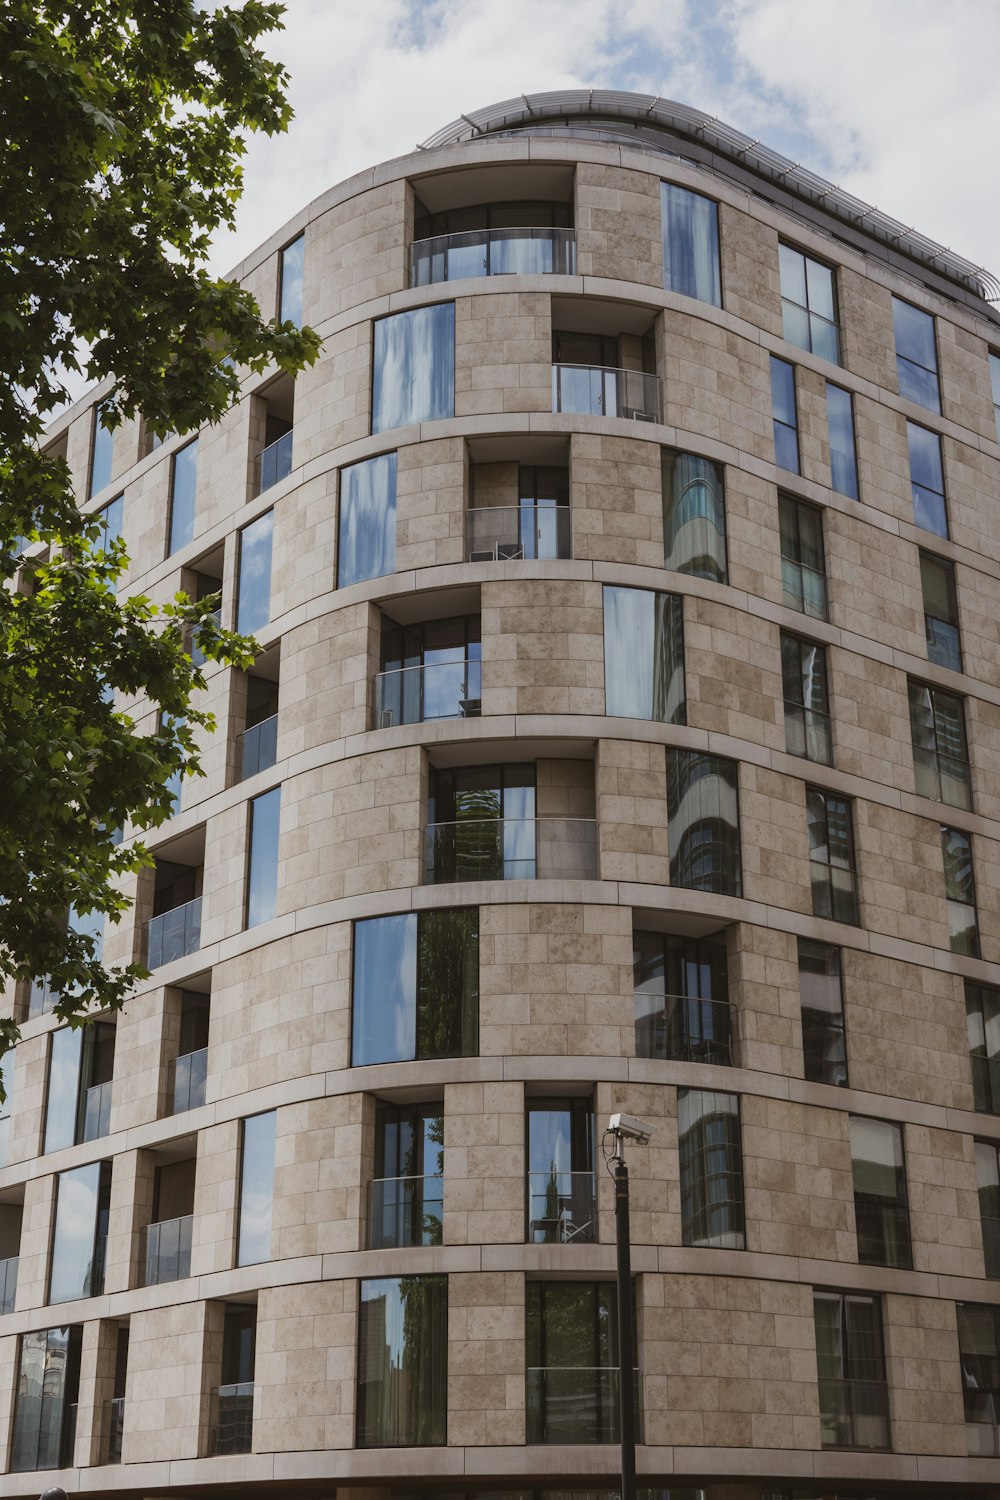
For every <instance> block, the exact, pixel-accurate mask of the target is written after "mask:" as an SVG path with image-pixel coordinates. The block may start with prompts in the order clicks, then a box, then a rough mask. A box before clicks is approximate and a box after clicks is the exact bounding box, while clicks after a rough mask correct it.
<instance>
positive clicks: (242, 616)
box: [236, 507, 274, 635]
mask: <svg viewBox="0 0 1000 1500" xmlns="http://www.w3.org/2000/svg"><path fill="white" fill-rule="evenodd" d="M264 521H269V523H270V524H269V525H268V527H267V528H266V531H261V535H266V538H267V548H266V550H267V589H266V603H264V605H263V609H264V618H263V619H258V618H257V614H256V612H252V611H250V609H249V605H250V602H251V600H250V597H249V595H248V597H247V598H246V599H244V594H243V585H244V581H245V579H246V577H247V568H246V561H247V559H246V551H247V548H246V539H247V537H248V536H250V534H251V533H252V532H253V533H256V532H257V530H258V529H259V528H261V526H262V523H263V522H264ZM258 545H259V544H258V541H257V537H256V535H254V536H252V537H251V540H250V548H251V552H252V551H253V550H254V549H256V548H257V547H258ZM263 550H264V549H263V548H261V555H263ZM273 581H274V509H273V507H272V508H271V509H270V510H264V511H261V513H260V515H259V516H255V517H254V518H253V520H252V521H248V522H247V524H246V526H241V527H240V530H239V533H238V545H237V549H236V629H237V630H238V631H239V633H240V634H241V635H256V634H257V632H258V631H261V630H266V629H267V627H268V625H270V623H271V585H272V583H273ZM255 602H256V601H255ZM244 604H246V605H247V610H246V611H244Z"/></svg>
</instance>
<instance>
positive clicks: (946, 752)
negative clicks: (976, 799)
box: [908, 680, 972, 810]
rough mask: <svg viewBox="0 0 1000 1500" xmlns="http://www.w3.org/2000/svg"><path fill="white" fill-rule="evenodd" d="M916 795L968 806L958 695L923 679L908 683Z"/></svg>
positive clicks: (967, 768) (969, 793) (966, 761)
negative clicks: (946, 691)
mask: <svg viewBox="0 0 1000 1500" xmlns="http://www.w3.org/2000/svg"><path fill="white" fill-rule="evenodd" d="M908 686H909V695H910V736H911V738H912V740H913V772H914V775H915V777H916V785H917V796H918V797H931V798H933V800H934V801H935V802H946V803H947V804H948V806H949V807H963V808H965V809H967V810H968V809H969V808H971V807H972V771H971V768H970V766H969V747H968V742H967V740H966V738H965V709H964V707H963V704H962V700H961V698H956V697H955V696H954V695H953V694H952V693H943V692H942V691H941V689H940V688H935V687H930V686H929V685H928V684H927V683H924V682H913V681H912V680H911V681H910V683H909V684H908Z"/></svg>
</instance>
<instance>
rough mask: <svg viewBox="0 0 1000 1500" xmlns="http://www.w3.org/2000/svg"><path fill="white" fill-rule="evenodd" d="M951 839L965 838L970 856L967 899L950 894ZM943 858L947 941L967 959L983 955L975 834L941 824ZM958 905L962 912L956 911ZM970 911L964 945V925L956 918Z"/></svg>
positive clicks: (954, 951)
mask: <svg viewBox="0 0 1000 1500" xmlns="http://www.w3.org/2000/svg"><path fill="white" fill-rule="evenodd" d="M949 838H957V839H961V840H964V842H965V847H966V854H967V858H968V885H969V889H970V890H971V892H972V896H971V899H969V900H965V899H963V898H962V897H961V896H953V895H951V894H950V893H949V883H950V882H949V850H948V840H949ZM941 858H942V863H943V865H944V899H945V905H946V907H947V908H948V943H949V947H950V949H951V952H952V953H961V954H964V955H965V956H966V957H967V958H980V957H981V956H982V955H981V954H980V951H979V903H978V901H977V898H976V866H975V856H974V854H973V848H972V834H971V833H969V832H968V831H967V830H966V829H964V828H953V827H951V826H950V825H949V824H947V823H942V824H941ZM955 907H958V908H959V909H960V911H955V910H954V908H955ZM961 911H964V912H967V913H969V914H971V919H972V920H971V923H967V925H966V927H965V928H964V931H965V932H966V933H967V934H968V937H967V939H966V945H965V946H963V944H962V941H961V939H962V933H963V928H962V926H961V924H960V922H959V921H958V920H957V918H958V917H959V915H960V912H961Z"/></svg>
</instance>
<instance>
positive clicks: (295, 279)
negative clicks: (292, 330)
mask: <svg viewBox="0 0 1000 1500" xmlns="http://www.w3.org/2000/svg"><path fill="white" fill-rule="evenodd" d="M305 255H306V237H305V235H304V234H300V235H299V237H298V239H297V240H293V241H292V243H291V244H290V245H286V246H285V248H284V250H282V252H281V269H280V273H279V274H280V276H281V293H280V297H279V308H280V311H279V313H278V320H279V322H281V323H294V324H295V326H296V328H301V327H302V268H303V266H304V264H305Z"/></svg>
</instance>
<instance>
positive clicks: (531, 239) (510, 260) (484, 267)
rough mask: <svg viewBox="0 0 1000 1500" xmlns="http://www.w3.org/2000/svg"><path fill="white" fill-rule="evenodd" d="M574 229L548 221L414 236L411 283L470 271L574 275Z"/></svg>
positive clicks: (456, 276)
mask: <svg viewBox="0 0 1000 1500" xmlns="http://www.w3.org/2000/svg"><path fill="white" fill-rule="evenodd" d="M575 272H576V231H575V230H573V229H555V228H552V227H551V226H548V225H543V224H538V225H524V226H520V227H518V226H511V227H509V228H503V229H466V230H460V231H459V232H457V233H455V234H436V235H432V236H431V237H430V238H429V239H423V240H414V242H413V245H412V246H411V249H410V285H411V286H432V285H434V284H435V283H437V282H440V281H456V280H458V279H459V278H462V277H466V276H513V275H522V276H538V275H542V276H544V275H553V274H555V275H562V276H572V275H574V274H575Z"/></svg>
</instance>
